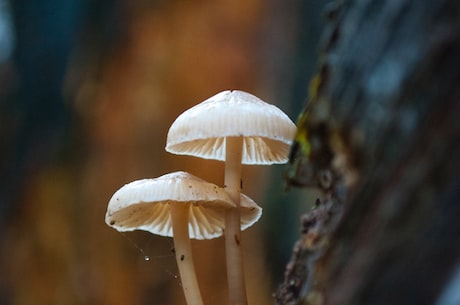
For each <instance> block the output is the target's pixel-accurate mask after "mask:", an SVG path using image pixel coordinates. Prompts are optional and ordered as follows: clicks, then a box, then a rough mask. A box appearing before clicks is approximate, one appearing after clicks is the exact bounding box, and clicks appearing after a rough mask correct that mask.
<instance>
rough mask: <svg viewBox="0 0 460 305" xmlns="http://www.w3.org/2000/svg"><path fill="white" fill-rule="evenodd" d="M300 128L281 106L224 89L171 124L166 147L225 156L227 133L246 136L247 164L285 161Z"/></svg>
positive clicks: (186, 152) (185, 152) (210, 156)
mask: <svg viewBox="0 0 460 305" xmlns="http://www.w3.org/2000/svg"><path fill="white" fill-rule="evenodd" d="M295 131H296V126H295V124H294V123H293V122H292V121H291V119H290V118H289V117H288V116H287V115H286V114H285V113H284V112H283V111H281V110H280V109H279V108H277V107H276V106H274V105H270V104H267V103H265V102H264V101H262V100H261V99H259V98H258V97H256V96H254V95H252V94H249V93H246V92H243V91H239V90H228V91H223V92H220V93H218V94H216V95H214V96H212V97H210V98H209V99H207V100H205V101H204V102H202V103H200V104H198V105H196V106H194V107H192V108H190V109H188V110H186V111H185V112H183V113H182V114H181V115H179V117H178V118H177V119H176V120H175V121H174V123H173V124H172V125H171V127H170V129H169V132H168V136H167V141H166V142H167V144H166V151H168V152H171V153H174V154H179V155H192V156H196V157H201V158H204V159H215V160H221V161H224V160H225V137H237V136H243V137H244V140H243V156H242V163H243V164H273V163H285V162H286V161H287V159H288V154H289V149H290V146H291V143H292V140H293V138H294V135H295Z"/></svg>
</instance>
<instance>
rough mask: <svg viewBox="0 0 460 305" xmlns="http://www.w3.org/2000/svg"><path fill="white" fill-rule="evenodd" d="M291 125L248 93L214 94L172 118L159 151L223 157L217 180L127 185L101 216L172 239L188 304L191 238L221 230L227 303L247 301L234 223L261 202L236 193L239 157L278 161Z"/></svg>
mask: <svg viewBox="0 0 460 305" xmlns="http://www.w3.org/2000/svg"><path fill="white" fill-rule="evenodd" d="M295 130H296V127H295V125H294V123H293V122H292V121H291V120H290V119H289V117H288V116H287V115H286V114H285V113H283V112H282V111H281V110H280V109H279V108H277V107H275V106H273V105H270V104H267V103H265V102H264V101H262V100H260V99H259V98H257V97H255V96H254V95H251V94H249V93H246V92H243V91H238V90H232V91H223V92H221V93H218V94H216V95H214V96H212V97H211V98H209V99H207V100H205V101H204V102H202V103H200V104H198V105H196V106H194V107H192V108H190V109H189V110H187V111H185V112H184V113H182V114H181V115H180V116H179V117H178V118H177V119H176V120H175V121H174V123H173V124H172V125H171V127H170V129H169V132H168V136H167V144H166V150H167V151H168V152H171V153H175V154H181V155H192V156H196V157H200V158H204V159H215V160H220V161H224V162H225V179H224V187H223V188H222V187H219V186H217V185H215V184H212V183H208V182H206V181H204V180H202V179H200V178H197V177H195V176H193V175H191V174H189V173H186V172H174V173H170V174H167V175H164V176H161V177H158V178H155V179H143V180H137V181H134V182H131V183H129V184H126V185H125V186H123V187H122V188H121V189H119V190H118V191H117V192H115V194H114V195H113V197H112V198H111V200H110V202H109V205H108V209H107V213H106V217H105V221H106V223H107V224H108V225H109V226H111V227H113V228H115V229H116V230H118V231H133V230H144V231H148V232H151V233H153V234H158V235H162V236H170V237H173V239H174V248H175V255H176V260H177V264H178V269H179V274H180V278H181V282H182V287H183V290H184V294H185V298H186V301H187V304H188V305H202V304H203V301H202V298H201V294H200V289H199V287H198V284H197V280H196V275H195V269H194V264H193V258H192V252H191V242H190V238H194V239H210V238H216V237H219V236H222V235H225V247H226V259H227V278H228V287H229V298H230V304H231V305H236V304H239V305H243V304H247V297H246V288H245V282H244V272H243V258H242V252H241V248H240V241H241V230H244V229H246V228H247V227H249V226H251V225H252V224H253V223H255V222H256V221H257V220H258V219H259V218H260V216H261V214H262V209H261V208H260V207H259V206H258V205H257V204H256V203H255V202H254V201H253V200H252V199H250V198H249V197H248V196H246V195H244V194H241V164H259V165H269V164H275V163H285V162H286V161H287V156H288V153H289V148H290V145H291V143H292V139H293V137H294V133H295Z"/></svg>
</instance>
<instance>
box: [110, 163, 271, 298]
mask: <svg viewBox="0 0 460 305" xmlns="http://www.w3.org/2000/svg"><path fill="white" fill-rule="evenodd" d="M241 200H242V205H241V213H242V215H244V216H243V222H242V229H245V228H247V227H249V226H251V225H252V224H253V223H254V222H256V221H257V220H258V219H259V217H260V215H261V213H262V212H261V208H260V207H258V206H257V204H255V203H254V201H252V199H250V198H249V197H247V196H245V195H243V194H242V195H241ZM234 206H235V205H234V203H233V202H232V200H231V199H230V197H229V196H228V194H227V192H226V191H225V190H224V189H223V188H220V187H218V186H217V185H215V184H212V183H208V182H206V181H204V180H202V179H200V178H197V177H195V176H193V175H191V174H189V173H186V172H174V173H170V174H167V175H163V176H161V177H158V178H155V179H143V180H137V181H134V182H131V183H128V184H126V185H124V186H123V187H121V188H120V189H119V190H118V191H116V192H115V194H114V195H113V196H112V198H111V199H110V201H109V205H108V208H107V213H106V216H105V222H106V223H107V224H108V225H109V226H111V227H113V228H115V229H116V230H118V231H122V232H124V231H133V230H144V231H149V232H151V233H153V234H157V235H162V236H170V237H173V239H174V249H175V253H176V261H177V265H178V268H179V274H180V278H181V282H182V288H183V290H184V294H185V299H186V301H187V304H188V305H202V304H203V301H202V298H201V293H200V290H199V287H198V282H197V279H196V274H195V267H194V264H193V257H192V251H191V242H190V238H195V239H211V238H215V237H219V236H221V235H222V234H223V226H224V219H225V211H226V210H227V209H229V208H232V207H234Z"/></svg>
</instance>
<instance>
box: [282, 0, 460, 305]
mask: <svg viewBox="0 0 460 305" xmlns="http://www.w3.org/2000/svg"><path fill="white" fill-rule="evenodd" d="M327 16H328V18H329V20H328V22H327V24H326V25H325V29H324V37H323V41H322V42H321V46H320V49H321V51H320V52H321V55H322V61H321V63H320V64H319V69H318V71H319V72H318V77H317V79H316V85H315V86H314V90H312V92H311V96H310V101H309V108H308V119H305V120H301V121H300V122H299V124H300V125H299V128H300V129H305V130H307V132H306V134H308V140H309V141H310V142H312V139H315V138H314V136H315V135H318V132H317V130H318V128H317V127H318V126H323V128H324V129H325V130H326V132H325V133H324V134H326V136H319V137H318V138H319V140H320V141H319V142H320V143H322V144H323V146H324V145H325V146H326V147H327V148H328V149H330V150H331V151H332V157H331V158H330V159H329V160H326V164H323V163H322V164H320V163H321V162H320V161H324V160H321V159H319V158H318V157H317V156H315V144H314V143H313V144H312V148H311V149H310V152H309V154H308V156H305V155H302V154H301V153H298V154H293V156H292V159H293V160H291V163H292V165H293V166H295V167H296V171H297V177H296V178H292V177H291V184H297V185H301V186H311V184H312V180H313V181H316V180H318V179H319V178H318V177H319V176H318V175H317V174H315V173H317V172H318V171H320V170H322V169H325V168H326V169H328V168H331V171H332V172H333V173H334V174H336V175H337V176H338V179H339V180H335V181H344V183H343V185H344V186H345V187H346V188H347V189H348V191H349V192H348V197H347V199H346V200H345V202H344V214H343V215H342V221H341V223H340V224H339V226H338V227H337V228H336V229H335V230H334V232H333V233H332V234H329V235H328V238H327V241H328V243H327V245H325V246H324V248H323V249H322V252H321V257H320V258H318V260H317V261H315V264H314V266H313V267H312V268H311V270H310V272H308V273H306V275H305V277H306V276H307V275H308V276H310V277H311V278H309V279H308V281H307V279H305V278H304V280H305V281H306V282H310V283H312V284H311V285H309V286H308V287H306V290H307V291H301V289H299V287H291V288H293V289H291V296H292V295H295V297H291V298H288V297H286V294H283V293H282V291H283V289H284V290H285V291H286V285H288V283H293V282H292V281H291V282H290V280H292V279H293V278H290V277H289V276H292V274H291V275H290V273H289V271H290V270H292V266H300V265H302V263H303V265H307V264H306V262H305V260H304V261H303V262H302V257H303V256H302V255H299V253H302V251H304V252H305V253H307V252H308V251H309V250H308V249H306V248H302V246H299V245H297V246H296V249H295V250H294V255H293V257H292V261H291V262H290V264H289V266H288V268H287V271H286V280H285V283H284V284H283V285H282V286H281V287H280V289H279V290H278V292H277V293H276V300H277V304H300V303H302V302H304V301H305V300H306V302H307V303H308V304H340V305H343V304H356V305H359V304H366V305H370V304H434V303H435V302H436V301H437V300H438V299H439V297H440V295H441V294H442V293H443V291H444V289H445V287H446V286H447V284H448V281H449V279H450V277H451V276H452V275H453V273H454V272H455V271H456V267H457V266H458V264H459V262H460V221H459V216H460V161H459V160H460V158H459V156H460V2H458V1H455V0H424V1H418V0H390V1H383V0H372V1H370V0H356V1H347V2H344V3H334V4H333V5H332V6H331V8H330V10H329V11H328V13H327ZM305 116H306V114H304V117H305ZM313 142H314V141H313ZM316 142H318V141H316ZM300 144H301V143H300ZM300 144H299V142H296V145H297V146H299V145H300ZM317 146H318V145H317ZM319 146H321V145H319ZM328 149H326V151H327V150H328ZM320 151H325V149H324V147H322V148H321V149H320ZM302 158H303V159H305V160H301V161H299V160H300V159H302ZM294 161H296V162H294ZM299 177H300V178H299ZM302 177H303V178H302ZM305 177H307V178H305ZM315 179H316V180H315ZM318 184H319V185H320V186H321V184H320V183H318ZM326 196H327V194H326ZM311 213H313V212H310V213H309V214H307V215H311ZM304 238H305V235H304V234H303V235H302V236H301V238H300V239H299V241H301V240H302V239H304ZM303 244H305V243H303ZM299 247H300V248H299ZM303 258H304V257H303ZM304 288H305V287H304ZM296 289H297V290H296ZM438 304H440V303H438Z"/></svg>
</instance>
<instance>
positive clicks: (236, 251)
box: [224, 137, 248, 305]
mask: <svg viewBox="0 0 460 305" xmlns="http://www.w3.org/2000/svg"><path fill="white" fill-rule="evenodd" d="M242 151H243V137H226V138H225V182H224V184H225V189H226V191H227V192H228V194H229V195H230V198H231V199H232V200H233V202H234V203H235V205H236V207H235V208H231V209H229V211H228V212H227V214H226V218H225V249H226V258H227V279H228V291H229V301H230V305H246V304H247V303H248V301H247V296H246V287H245V281H244V268H243V253H242V251H241V220H240V192H241V157H242Z"/></svg>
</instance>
